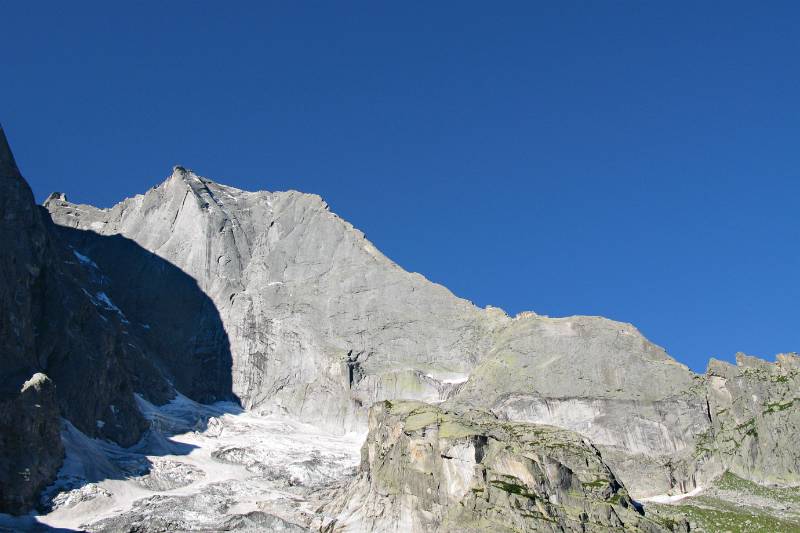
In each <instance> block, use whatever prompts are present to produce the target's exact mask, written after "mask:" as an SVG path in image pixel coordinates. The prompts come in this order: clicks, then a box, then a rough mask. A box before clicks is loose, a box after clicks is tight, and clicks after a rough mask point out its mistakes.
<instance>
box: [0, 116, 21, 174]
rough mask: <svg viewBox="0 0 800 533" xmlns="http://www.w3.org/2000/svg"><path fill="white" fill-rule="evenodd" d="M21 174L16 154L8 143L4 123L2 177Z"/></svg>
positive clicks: (0, 128) (0, 140)
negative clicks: (15, 157)
mask: <svg viewBox="0 0 800 533" xmlns="http://www.w3.org/2000/svg"><path fill="white" fill-rule="evenodd" d="M12 175H13V176H19V170H18V169H17V163H16V161H14V154H12V153H11V147H10V146H9V145H8V140H7V139H6V134H5V132H4V131H3V125H2V124H0V177H10V176H12Z"/></svg>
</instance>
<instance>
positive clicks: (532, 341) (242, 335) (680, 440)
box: [46, 167, 720, 496]
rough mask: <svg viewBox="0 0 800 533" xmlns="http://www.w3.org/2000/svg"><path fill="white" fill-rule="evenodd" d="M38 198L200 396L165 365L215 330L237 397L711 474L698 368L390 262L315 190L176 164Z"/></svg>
mask: <svg viewBox="0 0 800 533" xmlns="http://www.w3.org/2000/svg"><path fill="white" fill-rule="evenodd" d="M46 207H47V209H48V210H49V211H50V213H51V216H52V217H53V220H54V221H55V222H56V223H57V224H59V225H60V227H61V230H60V232H61V235H62V238H64V239H66V240H67V241H68V242H70V243H71V244H72V245H73V246H75V247H76V249H78V250H81V253H85V254H86V255H89V256H91V257H92V258H93V259H94V260H95V261H96V262H97V264H98V265H99V266H100V269H101V270H102V271H103V272H104V273H106V274H107V276H108V278H109V280H110V282H109V286H108V294H109V295H110V296H111V297H112V298H113V300H114V301H115V302H118V303H119V305H120V306H121V307H122V308H124V309H125V310H126V313H128V314H129V315H131V316H132V317H134V318H133V319H132V321H134V322H136V321H142V322H145V321H147V323H148V324H150V325H151V330H150V333H151V334H152V335H153V336H154V337H156V338H164V339H166V338H168V339H171V342H172V343H173V345H174V346H176V347H177V349H176V350H174V352H175V355H173V356H172V357H173V359H166V360H165V366H167V367H168V368H171V369H172V372H171V374H172V375H173V376H175V383H176V386H177V387H178V388H179V389H180V390H181V391H182V392H184V393H185V394H187V395H189V396H191V397H193V398H194V399H204V398H207V397H213V396H215V394H216V393H215V392H214V391H213V390H212V388H210V385H209V383H210V382H213V381H214V379H211V378H212V377H213V376H217V375H221V374H222V372H220V371H218V368H219V367H218V366H213V365H210V371H206V370H205V369H207V368H209V365H200V366H199V367H198V368H203V369H204V371H203V372H198V373H199V374H200V377H198V378H195V377H192V376H194V375H195V372H196V370H195V369H194V368H190V369H188V375H189V376H190V379H188V380H182V378H181V376H180V372H179V371H178V370H179V369H181V368H186V361H187V360H189V361H190V360H191V355H192V354H193V353H194V352H195V351H196V346H197V345H198V344H199V345H201V346H203V347H204V353H208V354H209V357H208V359H209V360H210V361H219V360H220V358H219V354H220V352H221V348H220V346H219V345H217V344H215V343H214V341H213V339H216V338H227V339H228V340H229V342H230V347H229V350H230V359H231V366H232V372H231V375H232V382H231V389H232V392H233V394H235V395H236V396H237V397H238V398H239V399H240V400H241V402H242V404H243V405H244V406H245V407H258V408H260V409H272V410H275V411H280V412H286V413H289V414H291V415H293V416H298V417H300V418H302V419H304V420H309V421H313V422H317V423H322V424H325V425H327V426H328V427H330V428H336V429H338V430H340V431H345V430H347V429H351V428H356V427H359V426H363V423H364V421H365V420H366V409H367V408H368V407H369V406H370V405H371V404H372V403H374V402H376V401H380V400H384V399H394V398H405V399H414V400H421V401H427V402H439V401H444V400H450V401H451V402H452V403H453V404H463V405H465V406H486V407H491V408H493V409H495V410H496V411H497V412H498V413H499V414H502V415H504V416H507V417H509V418H513V419H518V420H524V421H531V422H540V423H547V424H553V425H560V426H562V427H566V428H568V429H573V430H575V431H578V432H580V433H582V434H584V435H585V436H587V437H590V438H593V439H598V442H599V444H600V445H601V446H603V447H604V450H605V453H607V455H608V459H609V461H610V462H611V464H613V465H614V467H615V468H617V469H618V475H619V476H620V478H621V479H622V480H623V481H624V482H625V483H626V484H628V485H629V486H630V487H631V490H632V492H634V493H635V494H637V495H639V496H647V495H651V494H658V493H663V492H669V491H677V492H681V491H686V490H691V489H693V488H694V487H695V486H696V485H697V484H698V483H700V482H702V481H703V480H704V479H706V478H710V477H713V476H715V475H717V474H719V473H720V470H719V468H718V465H717V464H715V463H713V462H711V461H708V460H707V458H705V457H695V456H693V455H692V450H693V449H694V444H695V443H694V440H693V435H694V434H696V433H702V432H704V431H706V430H707V429H708V428H709V427H710V424H711V421H710V419H709V418H708V412H707V409H706V401H705V391H704V387H703V383H702V379H701V378H699V377H697V376H695V375H694V374H693V373H692V372H690V371H689V370H688V369H687V368H686V367H685V366H683V365H681V364H679V363H677V362H675V361H674V360H673V359H672V358H670V357H669V356H668V355H667V354H666V353H665V352H664V351H663V350H662V349H661V348H659V347H657V346H654V345H653V344H651V343H649V342H648V341H647V340H646V339H645V338H644V337H642V336H641V334H639V332H638V331H636V330H635V328H633V327H632V326H630V325H628V324H621V323H618V322H613V321H610V320H606V319H603V318H599V317H570V318H564V319H552V318H548V317H544V316H538V315H536V314H534V313H524V314H522V315H520V316H518V317H515V318H511V317H509V316H507V315H506V314H505V313H504V312H503V311H502V310H500V309H496V308H487V309H480V308H477V307H475V306H474V305H472V304H471V303H470V302H468V301H466V300H463V299H460V298H457V297H455V296H454V295H453V294H452V293H450V292H449V291H448V290H447V289H446V288H444V287H442V286H440V285H436V284H434V283H431V282H429V281H427V280H426V279H425V278H424V277H422V276H420V275H419V274H415V273H408V272H406V271H404V270H403V269H401V268H400V267H399V266H397V265H396V264H395V263H393V262H392V261H391V260H389V259H388V258H386V257H385V256H384V255H382V254H381V253H380V252H378V251H377V250H376V248H375V247H374V246H373V245H372V244H371V243H370V242H369V241H368V240H367V239H366V238H365V237H364V235H363V234H362V233H361V232H359V231H358V230H356V229H354V228H353V227H352V226H351V225H350V224H348V223H347V222H345V221H343V220H342V219H340V218H339V217H338V216H336V215H335V214H333V213H332V212H331V211H330V210H329V209H328V207H327V205H326V204H325V203H324V202H323V201H322V200H321V199H320V198H319V197H318V196H315V195H309V194H302V193H298V192H296V191H288V192H266V191H259V192H246V191H241V190H238V189H234V188H232V187H226V186H224V185H219V184H217V183H214V182H213V181H210V180H208V179H206V178H203V177H200V176H198V175H196V174H195V173H193V172H191V171H188V170H186V169H184V168H182V167H176V168H175V169H174V171H173V173H172V175H171V176H170V177H169V178H168V179H167V180H166V181H165V182H163V183H162V184H160V185H158V186H157V187H154V188H152V189H150V190H149V191H147V192H146V193H145V194H143V195H139V196H136V197H134V198H130V199H127V200H124V201H123V202H121V203H119V204H117V205H116V206H114V207H112V208H110V209H98V208H94V207H91V206H87V205H77V204H73V203H70V202H68V201H67V200H66V199H65V198H64V197H63V196H54V197H52V198H51V199H49V200H48V201H47V202H46ZM89 232H91V233H89ZM115 236H119V237H122V238H125V239H127V240H130V241H131V242H134V243H136V244H137V245H138V246H140V247H141V248H143V249H145V250H148V251H150V252H152V253H153V254H154V255H155V256H157V257H159V258H161V259H163V260H164V261H165V262H167V263H169V264H172V265H175V266H177V267H178V268H179V269H180V270H181V271H182V272H185V273H186V274H188V275H189V276H190V277H191V278H192V279H193V280H195V281H196V283H197V286H198V287H199V288H200V290H201V291H202V292H203V293H204V294H206V295H208V296H209V297H210V298H211V300H212V301H213V307H214V308H215V309H216V310H217V311H218V312H219V323H214V324H212V327H208V326H207V325H206V324H207V321H204V320H203V319H202V313H201V312H195V314H191V313H188V314H187V313H185V312H184V311H185V310H186V309H187V307H190V308H193V307H192V306H184V305H182V304H179V303H177V302H178V301H179V299H178V297H177V294H176V295H175V296H170V297H168V298H166V299H161V300H159V299H158V298H157V297H156V296H151V295H149V294H150V293H148V290H149V289H147V286H148V284H149V283H150V278H151V277H152V276H151V274H150V271H149V270H148V269H147V268H146V263H147V261H149V260H150V258H148V257H146V256H142V257H133V256H131V257H126V260H125V261H118V260H117V258H118V256H119V254H117V253H116V252H114V251H111V250H109V247H108V242H110V239H111V238H113V237H115ZM168 285H169V284H165V285H164V286H163V287H162V286H159V288H158V290H156V291H155V292H156V294H158V293H161V292H164V291H169V286H168ZM169 294H173V293H169ZM164 300H167V301H166V302H165V301H164ZM173 301H174V302H176V303H175V304H172V303H170V302H173ZM154 302H155V303H157V305H156V304H155V303H154ZM154 309H155V311H154ZM151 316H157V317H162V316H163V317H164V320H161V319H160V318H159V319H149V318H148V317H151ZM195 316H200V317H201V318H200V319H194V318H192V317H195ZM209 332H212V333H209ZM197 339H201V341H200V342H198V341H197ZM181 354H184V355H181ZM215 354H216V355H215ZM203 376H205V377H207V378H209V379H207V380H203V379H202V377H203ZM465 382H466V383H465Z"/></svg>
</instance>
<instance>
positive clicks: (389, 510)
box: [323, 401, 666, 532]
mask: <svg viewBox="0 0 800 533" xmlns="http://www.w3.org/2000/svg"><path fill="white" fill-rule="evenodd" d="M326 511H327V512H328V513H331V514H332V515H334V517H333V518H330V519H328V520H327V522H326V523H325V524H323V529H324V530H326V531H386V532H390V531H397V532H401V531H402V532H415V531H508V532H511V531H553V532H563V531H580V532H589V531H609V530H614V531H652V532H655V531H666V529H664V528H663V527H662V526H661V525H660V524H658V523H656V522H653V521H651V520H649V519H647V518H646V517H645V516H644V514H643V513H642V512H641V511H640V510H637V508H636V507H635V505H634V503H633V501H632V500H631V499H630V497H629V496H628V494H627V491H626V490H625V488H624V487H623V486H622V485H621V484H620V483H619V481H617V479H616V478H615V477H614V474H613V473H612V472H611V470H610V469H609V468H608V466H606V465H605V464H604V463H603V460H602V457H601V455H600V453H599V452H598V450H597V449H596V448H594V447H593V446H592V445H591V444H589V443H588V442H587V441H586V440H585V439H583V438H581V437H580V436H579V435H577V434H575V433H573V432H570V431H565V430H562V429H557V428H553V427H549V426H541V425H533V424H524V423H511V422H503V421H500V420H498V419H497V418H495V417H494V416H492V415H491V414H489V413H487V412H484V411H467V412H462V413H456V412H451V411H446V410H442V409H440V408H437V407H435V406H431V405H428V404H422V403H419V402H389V401H386V402H382V403H378V404H376V405H375V407H373V409H372V410H371V411H370V416H369V435H368V436H367V440H366V443H365V444H364V447H363V449H362V460H361V469H360V473H359V475H358V477H357V479H356V480H355V481H354V482H353V484H352V485H351V486H350V487H349V488H348V489H347V490H346V491H345V492H344V493H343V494H342V495H341V496H340V497H339V498H338V499H337V500H335V501H334V502H332V503H331V504H330V505H328V506H327V508H326Z"/></svg>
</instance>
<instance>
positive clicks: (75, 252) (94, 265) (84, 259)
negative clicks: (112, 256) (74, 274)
mask: <svg viewBox="0 0 800 533" xmlns="http://www.w3.org/2000/svg"><path fill="white" fill-rule="evenodd" d="M72 253H73V255H74V256H75V258H76V259H77V260H78V261H80V263H81V264H82V265H86V266H90V267H92V268H98V266H97V263H95V262H94V261H92V260H91V259H90V258H89V257H88V256H86V255H83V254H82V253H80V252H79V251H78V250H76V249H75V248H73V249H72Z"/></svg>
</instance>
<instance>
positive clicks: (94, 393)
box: [0, 129, 172, 512]
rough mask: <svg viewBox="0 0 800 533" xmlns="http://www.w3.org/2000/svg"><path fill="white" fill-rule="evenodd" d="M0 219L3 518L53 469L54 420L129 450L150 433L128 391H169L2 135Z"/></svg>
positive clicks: (56, 450)
mask: <svg viewBox="0 0 800 533" xmlns="http://www.w3.org/2000/svg"><path fill="white" fill-rule="evenodd" d="M0 215H1V216H2V218H3V223H2V225H0V244H2V249H3V253H2V254H0V308H2V310H3V312H2V313H0V347H2V348H1V350H0V402H2V406H0V411H2V412H0V419H1V420H0V423H2V424H3V438H2V443H3V444H2V450H0V461H2V462H3V463H4V464H5V466H4V468H3V469H2V470H0V477H1V479H0V486H1V487H2V492H3V498H2V501H0V506H2V507H1V508H0V510H2V511H10V512H20V511H22V510H24V509H26V508H28V507H30V505H32V504H33V503H34V502H35V500H36V496H37V494H36V492H37V490H38V489H40V488H41V487H42V486H43V485H45V484H46V483H47V482H49V481H50V480H52V479H53V477H54V476H55V473H56V471H57V469H58V467H59V465H60V462H61V455H62V454H63V449H62V448H61V445H60V439H59V438H58V432H59V431H60V428H61V421H60V418H59V416H63V417H65V418H67V419H69V420H70V421H71V422H72V423H73V424H75V426H77V427H79V428H80V429H81V430H82V431H83V432H84V433H86V434H88V435H91V436H98V437H103V438H108V439H111V440H114V441H116V442H119V443H120V444H124V445H130V444H133V443H134V442H136V441H137V440H138V439H139V437H140V435H141V434H142V431H143V430H144V429H145V428H146V426H147V424H146V422H145V420H144V418H143V417H142V416H141V414H140V413H139V410H138V409H137V408H136V405H135V401H134V396H133V391H134V388H137V389H141V390H145V391H147V392H150V393H152V395H153V396H156V397H161V398H162V399H166V398H167V397H169V395H170V394H171V391H172V387H171V386H170V385H169V384H168V383H167V382H166V381H165V380H164V379H163V378H161V375H160V373H159V372H158V371H157V370H156V369H154V368H153V367H152V366H151V364H150V363H149V362H148V359H147V358H146V357H145V356H144V355H143V354H142V353H141V350H140V348H139V347H138V344H139V343H138V340H137V338H136V336H135V335H133V334H130V333H129V332H128V324H127V320H126V319H125V317H124V315H123V313H122V311H121V310H119V308H117V307H116V306H115V305H114V304H113V302H112V301H111V300H109V299H108V297H107V296H106V295H105V293H104V292H103V290H102V284H103V283H104V281H103V279H102V277H101V276H100V275H99V274H97V273H96V272H93V270H92V268H93V267H91V266H90V265H89V264H90V263H91V261H90V260H89V259H88V258H86V257H83V256H81V255H80V254H79V253H76V252H75V250H72V249H70V248H68V247H65V246H63V245H62V244H61V242H60V238H59V237H58V236H57V235H55V234H54V233H53V231H54V230H53V225H52V222H51V221H50V218H49V216H48V215H47V213H46V211H44V210H42V209H41V208H40V207H37V206H36V205H35V203H34V200H33V194H32V193H31V190H30V188H29V187H28V184H27V183H26V182H25V180H24V179H23V178H22V175H21V174H20V172H19V169H18V168H17V165H16V162H15V161H14V158H13V156H12V154H11V150H10V149H9V146H8V143H7V141H6V138H5V135H4V134H3V132H2V130H1V129H0ZM44 374H46V376H45V375H44ZM145 384H147V386H144V385H145ZM54 436H55V438H54ZM19 472H26V473H25V474H24V475H23V476H20V475H19ZM8 495H12V496H8Z"/></svg>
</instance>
